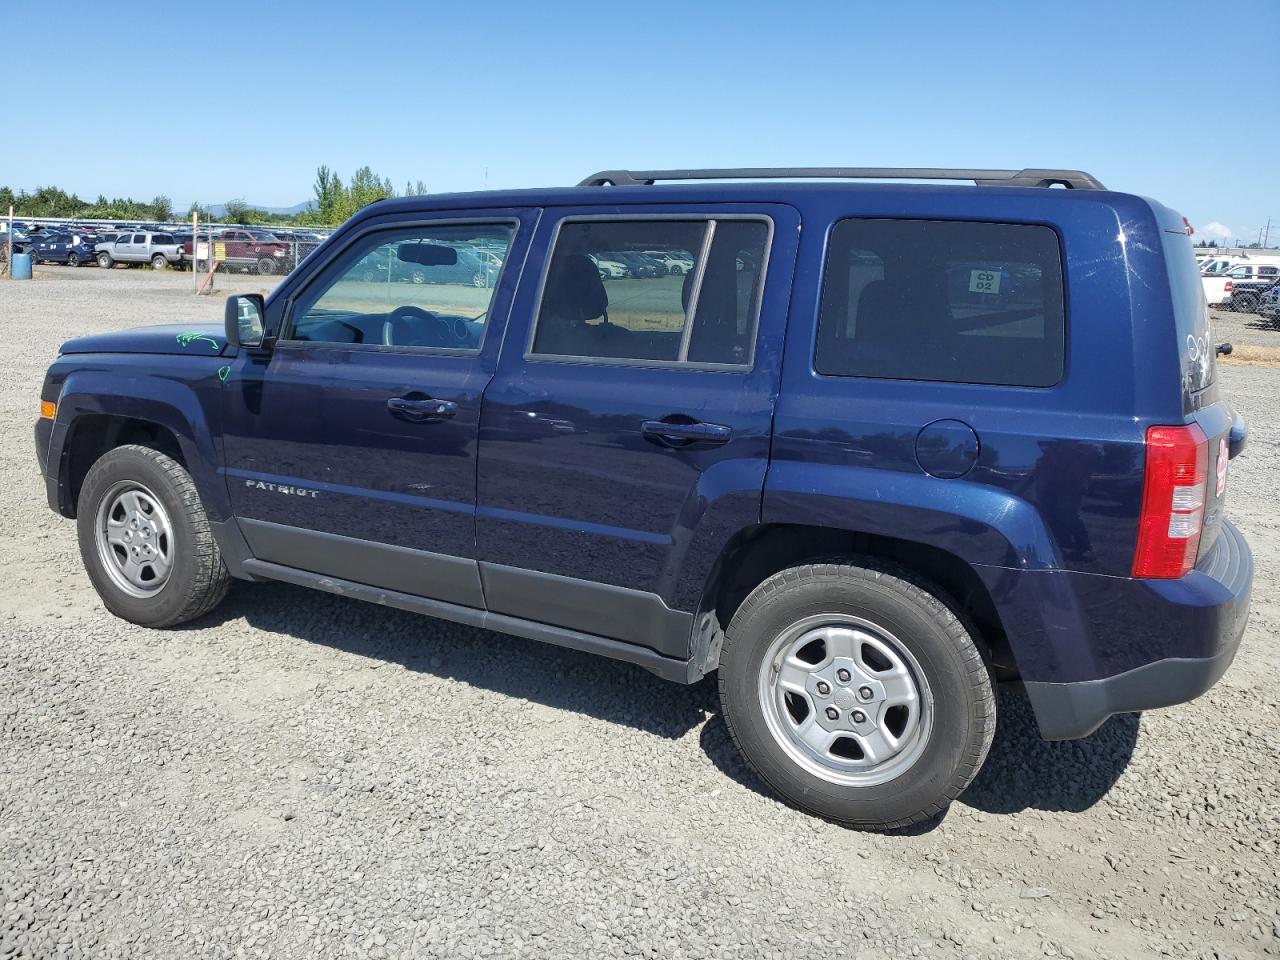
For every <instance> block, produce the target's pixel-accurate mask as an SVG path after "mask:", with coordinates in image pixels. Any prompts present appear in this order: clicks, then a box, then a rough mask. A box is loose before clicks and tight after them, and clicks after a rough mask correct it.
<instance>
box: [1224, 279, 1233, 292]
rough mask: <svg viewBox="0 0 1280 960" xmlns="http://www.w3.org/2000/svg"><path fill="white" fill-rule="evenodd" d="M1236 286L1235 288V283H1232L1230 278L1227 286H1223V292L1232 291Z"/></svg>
mask: <svg viewBox="0 0 1280 960" xmlns="http://www.w3.org/2000/svg"><path fill="white" fill-rule="evenodd" d="M1234 288H1235V284H1234V283H1232V282H1231V281H1230V280H1228V281H1227V285H1226V286H1225V287H1223V288H1222V292H1223V293H1230V292H1231V291H1232V290H1233V289H1234Z"/></svg>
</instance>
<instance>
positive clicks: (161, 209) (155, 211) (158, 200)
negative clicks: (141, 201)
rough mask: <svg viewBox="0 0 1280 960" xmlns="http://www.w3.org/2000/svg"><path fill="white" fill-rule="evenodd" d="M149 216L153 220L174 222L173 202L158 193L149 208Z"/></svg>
mask: <svg viewBox="0 0 1280 960" xmlns="http://www.w3.org/2000/svg"><path fill="white" fill-rule="evenodd" d="M147 215H148V216H149V217H150V218H151V219H152V220H159V221H165V220H172V219H173V201H172V200H170V199H169V198H168V197H166V196H165V195H164V194H163V193H157V194H156V195H155V197H154V198H152V200H151V203H150V204H149V205H148V208H147Z"/></svg>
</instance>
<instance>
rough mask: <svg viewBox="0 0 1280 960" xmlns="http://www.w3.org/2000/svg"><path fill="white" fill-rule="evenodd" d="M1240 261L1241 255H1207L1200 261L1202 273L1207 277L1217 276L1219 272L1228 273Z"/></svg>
mask: <svg viewBox="0 0 1280 960" xmlns="http://www.w3.org/2000/svg"><path fill="white" fill-rule="evenodd" d="M1239 261H1240V258H1239V257H1221V256H1218V257H1206V258H1205V259H1204V260H1202V261H1201V263H1200V273H1201V274H1202V275H1203V276H1206V277H1211V276H1215V275H1217V274H1219V273H1226V272H1227V271H1228V270H1230V269H1231V268H1232V267H1234V266H1235V265H1236V264H1237V263H1238V262H1239Z"/></svg>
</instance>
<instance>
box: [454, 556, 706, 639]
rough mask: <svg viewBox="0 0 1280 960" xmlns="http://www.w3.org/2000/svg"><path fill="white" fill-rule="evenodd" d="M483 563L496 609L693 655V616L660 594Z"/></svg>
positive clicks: (490, 605)
mask: <svg viewBox="0 0 1280 960" xmlns="http://www.w3.org/2000/svg"><path fill="white" fill-rule="evenodd" d="M479 566H480V579H481V582H482V583H483V584H484V596H485V602H486V604H487V605H488V608H489V610H491V611H492V612H494V613H497V614H505V615H510V616H515V617H521V618H524V619H528V620H534V621H537V622H538V623H547V624H554V625H555V626H558V627H564V628H566V629H569V630H576V631H582V632H584V633H590V634H594V635H596V636H601V637H609V638H611V639H613V640H620V641H622V642H623V643H630V644H636V645H637V646H642V647H648V648H649V649H651V650H653V651H654V652H655V653H657V654H659V655H660V656H664V657H682V658H687V657H688V656H689V637H690V636H691V634H692V630H693V615H692V614H688V613H685V612H683V611H680V610H672V609H671V608H670V607H668V606H667V604H666V602H665V601H664V600H663V599H662V597H660V596H658V595H657V594H656V593H648V592H645V591H643V590H631V589H629V588H627V587H619V586H615V585H614V584H610V583H597V582H595V581H592V580H580V579H578V578H576V577H564V576H560V575H558V574H554V573H542V572H540V571H537V570H525V569H521V568H520V567H509V566H505V565H504V564H500V563H490V562H488V561H485V560H481V561H480V564H479Z"/></svg>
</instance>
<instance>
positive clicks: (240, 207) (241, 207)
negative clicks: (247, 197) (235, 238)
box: [222, 199, 251, 226]
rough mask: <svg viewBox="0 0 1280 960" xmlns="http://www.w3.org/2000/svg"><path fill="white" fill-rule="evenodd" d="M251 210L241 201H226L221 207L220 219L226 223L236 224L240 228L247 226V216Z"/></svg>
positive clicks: (248, 219)
mask: <svg viewBox="0 0 1280 960" xmlns="http://www.w3.org/2000/svg"><path fill="white" fill-rule="evenodd" d="M250 212H251V209H250V207H249V204H247V203H245V202H244V201H243V200H241V199H235V200H228V201H227V202H226V203H225V204H223V205H222V219H223V220H225V221H227V222H228V223H238V224H240V225H241V226H248V225H249V222H250V218H249V214H250Z"/></svg>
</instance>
